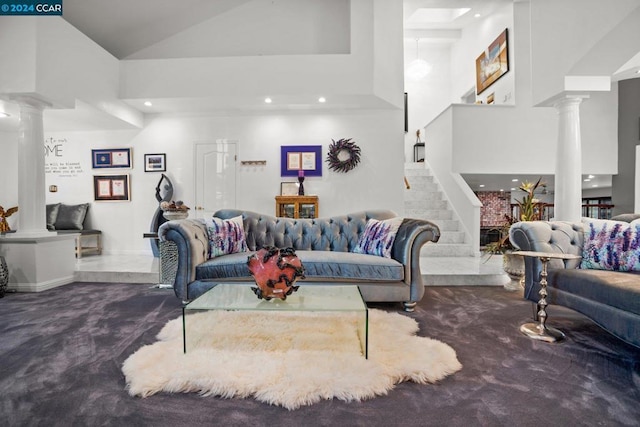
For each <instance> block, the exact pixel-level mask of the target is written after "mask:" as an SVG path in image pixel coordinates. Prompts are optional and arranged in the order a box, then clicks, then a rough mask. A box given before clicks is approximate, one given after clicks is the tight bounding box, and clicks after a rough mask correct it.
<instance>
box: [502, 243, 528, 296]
mask: <svg viewBox="0 0 640 427" xmlns="http://www.w3.org/2000/svg"><path fill="white" fill-rule="evenodd" d="M502 268H503V269H504V271H505V273H507V275H508V276H509V278H510V279H511V281H510V282H509V283H507V284H505V285H504V288H505V289H507V290H509V291H519V290H521V289H523V288H524V274H525V273H524V257H522V256H521V255H518V253H517V252H507V253H505V254H504V255H502Z"/></svg>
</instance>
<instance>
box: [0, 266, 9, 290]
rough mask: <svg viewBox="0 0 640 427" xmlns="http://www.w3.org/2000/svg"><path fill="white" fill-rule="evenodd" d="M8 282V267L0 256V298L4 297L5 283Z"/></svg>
mask: <svg viewBox="0 0 640 427" xmlns="http://www.w3.org/2000/svg"><path fill="white" fill-rule="evenodd" d="M8 283H9V268H8V267H7V262H6V261H5V260H4V257H3V256H0V298H2V297H4V294H5V293H6V292H7V284H8Z"/></svg>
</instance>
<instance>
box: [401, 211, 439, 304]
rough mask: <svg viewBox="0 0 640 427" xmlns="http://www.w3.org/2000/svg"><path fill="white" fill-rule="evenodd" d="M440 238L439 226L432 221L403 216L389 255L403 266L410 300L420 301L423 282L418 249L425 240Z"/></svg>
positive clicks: (434, 240)
mask: <svg viewBox="0 0 640 427" xmlns="http://www.w3.org/2000/svg"><path fill="white" fill-rule="evenodd" d="M439 239H440V228H438V226H437V225H435V224H434V223H432V222H429V221H426V220H422V219H414V218H405V219H404V220H403V221H402V224H401V225H400V228H398V232H397V233H396V238H395V241H394V242H393V248H392V251H391V257H392V258H393V259H395V260H396V261H398V262H399V263H401V264H402V265H403V266H404V281H405V283H406V284H407V285H409V286H410V295H411V301H412V302H413V301H420V300H421V299H422V296H423V295H424V283H423V281H422V272H421V271H420V250H421V249H422V246H424V245H425V244H426V243H427V242H434V243H435V242H437V241H438V240H439Z"/></svg>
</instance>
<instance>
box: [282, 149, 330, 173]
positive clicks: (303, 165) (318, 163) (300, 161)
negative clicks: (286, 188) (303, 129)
mask: <svg viewBox="0 0 640 427" xmlns="http://www.w3.org/2000/svg"><path fill="white" fill-rule="evenodd" d="M299 171H304V176H322V146H321V145H283V146H282V147H280V176H298V175H299Z"/></svg>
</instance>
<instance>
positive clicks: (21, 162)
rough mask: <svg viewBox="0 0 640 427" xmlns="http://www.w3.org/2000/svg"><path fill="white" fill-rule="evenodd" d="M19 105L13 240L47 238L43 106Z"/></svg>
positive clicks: (36, 102) (22, 100) (33, 102)
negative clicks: (15, 209)
mask: <svg viewBox="0 0 640 427" xmlns="http://www.w3.org/2000/svg"><path fill="white" fill-rule="evenodd" d="M15 101H16V102H17V103H18V105H19V106H20V130H19V135H18V208H19V210H18V226H17V231H16V233H15V237H26V236H50V235H51V233H50V232H49V231H47V224H46V207H45V205H46V198H45V197H46V194H45V175H44V156H45V153H44V130H43V121H42V111H43V110H44V108H45V106H46V104H44V103H43V102H42V101H39V100H37V99H35V98H29V97H20V98H17V99H15Z"/></svg>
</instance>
